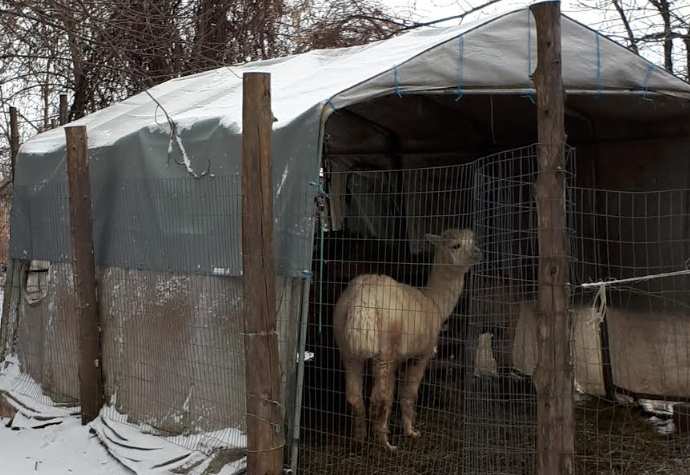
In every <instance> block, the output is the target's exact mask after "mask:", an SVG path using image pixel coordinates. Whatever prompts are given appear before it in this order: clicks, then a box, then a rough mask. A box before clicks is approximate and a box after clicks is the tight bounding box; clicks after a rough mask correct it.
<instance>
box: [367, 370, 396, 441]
mask: <svg viewBox="0 0 690 475" xmlns="http://www.w3.org/2000/svg"><path fill="white" fill-rule="evenodd" d="M395 369H396V368H395V363H394V362H393V361H374V387H373V389H372V391H371V403H370V408H369V415H370V416H371V420H372V423H373V426H374V431H375V432H376V437H377V439H378V441H379V442H380V443H381V444H382V445H383V446H384V447H385V448H387V449H388V450H395V449H397V447H395V446H394V445H391V444H390V443H389V442H388V419H389V418H390V415H391V407H392V406H393V394H394V391H395Z"/></svg>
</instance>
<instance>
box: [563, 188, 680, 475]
mask: <svg viewBox="0 0 690 475" xmlns="http://www.w3.org/2000/svg"><path fill="white" fill-rule="evenodd" d="M572 193H573V196H574V197H575V200H576V202H577V206H576V208H575V209H576V212H575V223H576V227H577V238H576V239H575V240H574V244H575V248H576V252H577V257H578V260H577V264H576V266H575V267H576V268H575V272H574V278H573V281H574V282H573V283H574V285H573V299H574V305H573V312H572V313H573V328H574V332H573V337H574V338H573V340H574V345H573V346H574V366H575V382H576V386H577V387H578V389H579V390H580V394H579V397H578V399H579V400H578V404H577V413H576V415H577V427H578V432H577V441H576V449H577V462H578V471H579V472H580V473H591V474H604V473H606V474H608V473H616V474H617V473H630V474H646V473H655V474H656V473H687V471H688V468H687V467H688V466H689V464H690V435H689V434H690V433H689V432H688V419H687V413H688V411H687V407H688V406H687V405H685V404H686V403H687V402H688V400H689V397H690V290H689V289H690V276H689V275H688V271H687V266H688V258H689V257H690V234H689V232H688V229H689V228H688V223H689V222H690V221H689V220H688V218H690V213H689V210H688V204H689V201H688V198H689V197H690V195H689V193H690V192H689V191H688V190H671V191H661V192H656V191H655V192H637V193H630V192H620V191H607V190H592V189H583V188H574V189H573V190H572ZM621 281H622V282H621ZM582 284H585V286H584V287H583V286H582Z"/></svg>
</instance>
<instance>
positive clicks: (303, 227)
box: [11, 9, 690, 275]
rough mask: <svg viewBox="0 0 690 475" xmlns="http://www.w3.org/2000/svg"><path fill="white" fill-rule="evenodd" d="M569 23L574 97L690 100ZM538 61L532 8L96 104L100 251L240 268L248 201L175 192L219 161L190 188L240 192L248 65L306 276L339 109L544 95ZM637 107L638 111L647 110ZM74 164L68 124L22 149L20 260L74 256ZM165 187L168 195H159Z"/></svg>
mask: <svg viewBox="0 0 690 475" xmlns="http://www.w3.org/2000/svg"><path fill="white" fill-rule="evenodd" d="M562 30H563V81H564V84H565V87H566V91H567V93H568V94H569V95H579V94H587V95H611V94H622V95H635V96H650V97H651V96H656V95H671V96H676V97H682V98H684V99H688V98H689V97H690V85H688V84H687V83H685V82H683V81H681V80H680V79H678V78H676V77H674V76H672V75H671V74H669V73H667V72H665V71H664V70H662V69H660V68H658V67H656V66H654V65H653V64H652V63H650V62H648V61H646V60H644V59H643V58H641V57H639V56H637V55H635V54H633V53H631V52H630V51H628V50H626V49H625V48H623V47H621V46H620V45H618V44H616V43H614V42H613V41H611V40H609V39H608V38H606V37H604V36H602V35H601V34H599V33H597V32H595V31H593V30H591V29H589V28H587V27H586V26H584V25H582V24H580V23H578V22H576V21H574V20H572V19H570V18H568V17H565V16H564V17H563V23H562ZM535 67H536V30H535V25H534V19H533V17H532V15H531V13H530V12H529V10H527V9H524V10H519V11H515V12H512V13H508V14H505V15H501V16H498V17H495V18H489V19H485V20H482V21H480V22H477V23H466V24H463V25H461V26H454V27H449V28H431V29H420V30H416V31H413V32H410V33H407V34H404V35H400V36H398V37H394V38H391V39H389V40H386V41H380V42H377V43H373V44H369V45H365V46H359V47H353V48H346V49H337V50H316V51H311V52H308V53H305V54H300V55H295V56H289V57H285V58H278V59H274V60H268V61H259V62H254V63H249V64H246V65H242V66H233V67H226V68H219V69H215V70H212V71H208V72H204V73H201V74H196V75H193V76H187V77H182V78H179V79H174V80H171V81H168V82H166V83H164V84H161V85H159V86H156V87H154V88H152V89H150V90H149V91H147V92H145V93H141V94H138V95H136V96H134V97H131V98H129V99H127V100H125V101H123V102H121V103H118V104H115V105H113V106H111V107H108V108H106V109H104V110H102V111H99V112H96V113H94V114H91V115H89V116H87V117H85V118H83V119H81V120H79V121H76V122H75V123H74V125H86V126H87V130H88V135H89V150H90V158H91V174H92V181H93V191H94V201H95V209H94V219H95V236H96V260H97V262H98V263H99V264H102V265H114V266H122V267H127V268H136V269H148V270H175V271H184V272H199V273H207V274H212V273H222V274H229V275H240V273H241V269H240V267H241V264H240V259H239V253H240V249H239V247H240V245H239V243H240V240H239V215H238V212H237V206H236V204H234V203H232V200H230V199H227V197H226V199H225V201H226V202H225V203H222V202H220V200H216V201H215V202H214V203H213V211H214V222H213V223H209V222H208V220H207V221H204V222H201V223H199V222H195V221H194V218H192V217H193V216H200V215H204V213H207V212H208V210H207V209H204V206H207V205H206V204H205V200H204V199H201V198H202V197H200V199H199V200H194V201H190V202H186V203H180V202H179V200H176V198H175V195H176V192H178V191H180V190H179V187H181V186H183V185H182V184H181V182H180V180H179V179H184V178H187V177H189V176H193V175H195V176H199V175H201V174H203V173H204V172H206V171H207V172H208V173H207V174H206V175H205V176H203V177H202V178H199V179H198V180H197V181H196V182H195V183H193V184H191V185H188V186H191V187H192V190H191V191H193V192H199V193H202V192H201V191H199V190H201V189H208V190H214V191H213V192H211V193H220V192H221V190H223V192H225V193H227V188H228V187H230V188H232V192H233V193H234V196H235V197H236V196H238V195H239V189H238V183H239V182H238V181H237V180H236V179H234V177H236V176H237V174H238V173H239V169H240V158H241V157H240V145H241V132H242V131H241V124H242V117H241V114H242V81H241V75H242V74H243V73H245V72H249V71H261V72H268V73H271V75H272V88H271V94H272V100H273V112H274V115H275V118H276V119H277V120H276V122H275V123H274V136H273V165H274V171H273V183H274V187H275V216H276V218H277V226H276V227H275V229H276V233H277V236H276V238H277V239H278V241H279V243H280V245H279V248H278V251H277V254H276V255H277V256H278V259H279V262H280V267H281V269H282V271H283V272H284V273H286V274H290V275H297V274H300V273H301V272H302V271H303V270H306V269H309V267H310V257H309V249H310V246H311V235H312V225H311V220H310V216H311V212H310V210H309V207H310V206H311V204H312V198H313V197H314V196H315V194H316V193H317V192H318V186H315V184H316V183H317V181H318V177H319V163H320V162H319V158H320V156H321V151H322V141H323V131H324V124H325V123H326V119H327V117H328V116H329V114H331V113H333V111H335V110H338V109H342V108H345V107H347V106H350V105H352V104H356V103H361V102H364V101H368V100H371V99H374V98H377V97H380V96H385V95H390V94H396V95H407V94H412V93H446V94H452V95H455V96H457V97H461V96H463V95H465V94H475V93H483V94H485V93H493V94H526V95H529V94H534V91H533V84H532V81H531V79H530V75H531V74H532V73H533V71H534V68H535ZM683 102H685V101H683ZM634 109H635V108H634V107H631V109H630V111H629V112H630V114H636V113H637V114H639V113H640V112H639V111H636V110H634ZM663 112H664V110H661V111H659V113H663ZM672 112H673V111H670V113H672ZM168 119H170V121H171V122H172V123H174V126H173V127H172V128H173V129H174V130H172V131H171V125H170V123H169V121H168ZM64 164H65V139H64V132H63V130H62V129H55V130H52V131H50V132H46V133H44V134H41V135H39V136H37V137H35V138H33V139H32V140H30V141H29V142H28V143H26V144H24V146H23V147H22V148H21V151H20V155H19V158H18V163H17V174H16V185H17V190H16V196H15V200H14V208H13V222H12V250H11V252H12V256H13V257H17V258H33V259H46V260H51V261H61V260H64V259H65V257H66V256H67V253H68V248H69V246H68V239H67V235H66V229H67V228H66V226H54V223H64V222H66V209H65V208H64V207H58V209H55V207H56V204H55V203H63V202H64V200H59V199H56V196H55V194H56V193H60V192H62V189H63V188H64V183H65V180H66V178H65V165H64ZM228 177H230V178H228ZM227 180H230V181H227ZM214 182H215V183H217V185H215V186H214ZM152 194H155V195H157V196H158V200H156V205H154V204H152V203H151V199H150V195H152ZM223 196H225V195H223ZM218 198H221V196H218ZM166 202H168V205H166V204H165V203H166ZM47 209H51V210H52V211H53V213H52V214H51V216H50V219H47V218H46V217H45V216H43V214H44V213H45V211H46V210H47ZM124 233H126V234H127V236H123V234H124ZM47 236H50V238H49V239H47V238H46V237H47Z"/></svg>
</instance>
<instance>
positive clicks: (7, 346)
mask: <svg viewBox="0 0 690 475" xmlns="http://www.w3.org/2000/svg"><path fill="white" fill-rule="evenodd" d="M18 116H19V111H17V108H16V107H10V172H9V180H10V183H12V186H14V168H15V164H16V162H17V154H18V153H19V117H18ZM12 193H13V194H14V189H13V190H12ZM8 213H10V214H11V209H10V210H8ZM7 225H8V227H9V225H10V224H9V219H8V223H7ZM10 232H11V229H10V230H9V231H8V233H7V235H8V236H10ZM19 267H20V265H19V263H18V262H17V261H16V260H15V259H12V258H11V257H9V249H7V270H6V271H5V286H4V298H3V301H2V322H1V323H0V361H2V360H4V359H5V357H6V356H7V354H8V352H9V351H12V343H13V341H12V340H13V334H14V330H15V328H16V321H14V320H13V319H12V318H11V315H10V312H11V311H12V310H11V309H12V307H13V306H14V302H16V301H17V297H18V296H17V292H18V290H19V286H20V282H19V280H20V277H21V269H19Z"/></svg>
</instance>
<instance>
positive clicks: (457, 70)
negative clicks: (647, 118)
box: [23, 9, 690, 154]
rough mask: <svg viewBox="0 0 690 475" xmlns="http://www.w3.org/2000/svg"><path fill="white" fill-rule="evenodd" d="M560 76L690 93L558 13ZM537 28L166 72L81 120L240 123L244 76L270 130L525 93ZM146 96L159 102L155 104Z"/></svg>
mask: <svg viewBox="0 0 690 475" xmlns="http://www.w3.org/2000/svg"><path fill="white" fill-rule="evenodd" d="M562 35H563V39H562V43H563V82H564V85H565V87H566V90H567V91H568V92H571V93H575V92H579V91H585V92H598V93H601V92H628V93H630V92H632V93H655V92H657V93H668V94H680V95H683V96H684V97H686V98H687V97H690V84H687V83H686V82H684V81H682V80H681V79H679V78H677V77H675V76H673V75H672V74H670V73H668V72H666V71H665V70H663V69H662V68H658V67H656V66H655V65H654V64H652V63H650V62H649V61H647V60H645V59H643V58H642V57H640V56H638V55H636V54H634V53H632V52H631V51H629V50H627V49H625V48H623V47H622V46H620V45H619V44H617V43H615V42H613V41H612V40H610V39H608V38H607V37H605V36H603V35H602V34H601V33H598V32H596V31H594V30H591V29H589V28H588V27H586V26H584V25H582V24H580V23H578V22H577V21H575V20H573V19H571V18H569V17H567V16H565V15H564V16H563V20H562ZM536 57H537V56H536V29H535V25H534V19H533V17H532V15H531V13H530V11H529V10H528V9H523V10H518V11H514V12H512V13H508V14H504V15H501V16H496V17H492V18H488V19H484V20H482V21H480V22H476V23H466V24H463V25H461V26H453V27H447V28H433V29H420V30H416V31H412V32H410V33H406V34H403V35H400V36H397V37H393V38H391V39H388V40H384V41H379V42H375V43H371V44H368V45H365V46H358V47H352V48H342V49H326V50H314V51H310V52H308V53H303V54H299V55H294V56H287V57H283V58H278V59H274V60H268V61H256V62H252V63H248V64H245V65H242V66H232V67H224V68H219V69H214V70H211V71H208V72H204V73H200V74H196V75H193V76H187V77H183V78H178V79H173V80H170V81H168V82H166V83H164V84H161V85H159V86H156V87H154V88H152V89H150V90H149V91H148V92H146V93H141V94H138V95H136V96H133V97H131V98H129V99H127V100H125V101H123V102H120V103H118V104H115V105H113V106H111V107H108V108H106V109H104V110H102V111H99V112H96V113H94V114H91V115H89V116H88V117H85V118H84V119H81V120H79V121H77V122H75V125H76V124H80V125H81V124H83V125H86V126H88V129H89V136H90V140H89V144H90V146H92V147H101V146H107V145H112V144H113V143H114V142H115V141H117V139H118V138H120V137H122V136H124V135H127V134H131V133H134V132H136V131H138V130H140V129H143V128H148V127H153V128H155V127H156V126H157V124H160V123H162V122H165V116H164V114H163V112H162V111H161V110H160V109H161V108H164V109H165V110H166V111H167V113H168V114H169V115H170V117H171V118H172V119H173V120H174V121H175V122H176V123H177V125H178V127H180V128H185V127H189V126H191V125H193V124H195V123H197V122H199V121H203V120H208V119H217V120H219V121H220V122H221V123H222V124H223V125H224V126H225V127H227V128H228V129H230V130H232V131H234V132H236V133H238V132H240V130H241V122H242V121H241V112H242V107H241V103H242V86H241V75H242V74H243V73H245V72H250V71H261V72H268V73H271V77H272V78H271V79H272V100H273V108H274V114H275V116H276V118H277V119H278V121H277V122H276V124H275V127H276V128H280V127H284V126H285V125H286V124H288V123H289V122H291V121H292V120H294V119H295V118H296V117H298V116H300V115H301V114H302V113H303V112H305V111H307V110H309V109H311V108H312V107H313V106H315V105H324V104H326V103H329V102H330V103H331V104H332V105H333V106H335V107H337V108H341V107H344V106H346V105H349V104H352V103H355V102H360V101H362V100H365V99H367V98H370V97H373V96H379V95H384V94H390V93H394V92H395V93H401V94H404V93H410V92H413V91H430V90H455V91H456V92H457V93H459V94H462V93H468V92H473V91H477V90H485V89H490V90H500V91H511V90H530V89H531V88H532V87H533V83H532V81H531V79H530V75H531V74H532V73H533V71H534V69H535V67H536V62H537V61H536ZM153 98H155V99H156V101H158V103H159V104H160V106H161V107H159V104H156V103H155V102H154V101H153ZM63 144H64V136H63V133H62V131H60V130H53V131H51V132H47V133H44V134H41V135H39V136H37V137H35V138H34V139H32V140H31V141H29V142H28V143H27V144H26V145H25V147H24V149H23V152H25V153H30V154H34V153H43V152H47V151H51V150H53V149H55V148H59V147H61V146H63Z"/></svg>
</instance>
